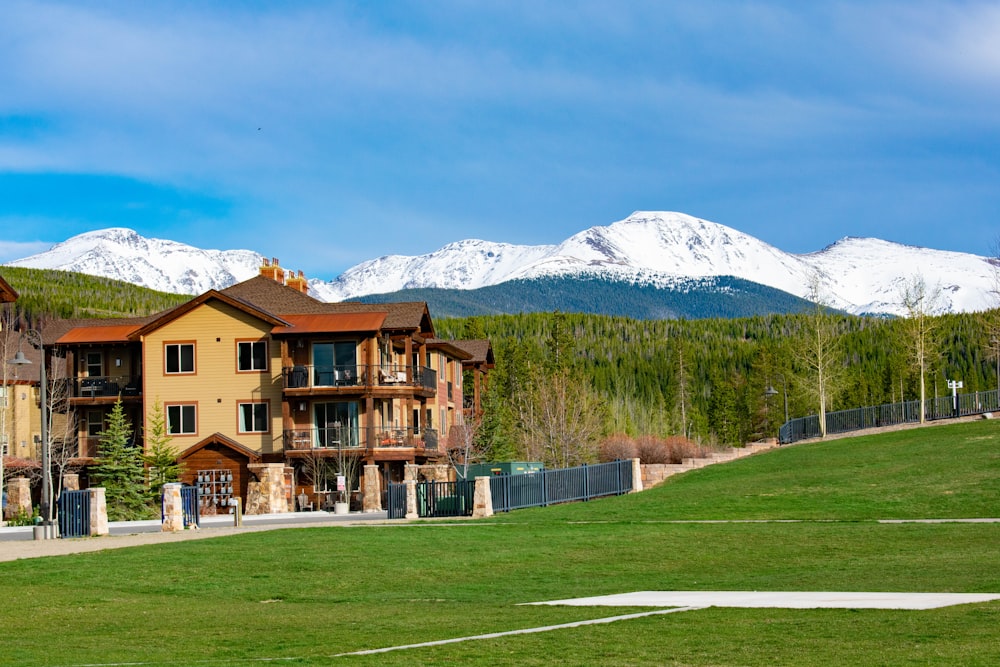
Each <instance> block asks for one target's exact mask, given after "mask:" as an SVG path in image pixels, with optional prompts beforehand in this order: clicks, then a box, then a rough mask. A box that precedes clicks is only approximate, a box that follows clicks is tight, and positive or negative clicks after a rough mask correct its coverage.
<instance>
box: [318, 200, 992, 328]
mask: <svg viewBox="0 0 1000 667" xmlns="http://www.w3.org/2000/svg"><path fill="white" fill-rule="evenodd" d="M918 272H919V273H920V275H921V276H922V278H923V280H924V282H925V284H926V285H927V287H928V288H929V289H934V288H935V287H937V286H940V288H941V300H940V303H939V306H940V309H941V310H942V311H951V312H962V311H975V310H982V309H986V308H989V307H990V290H991V289H992V288H993V280H994V277H993V276H994V274H993V268H992V266H991V265H990V264H989V261H988V260H987V258H985V257H980V256H977V255H971V254H966V253H957V252H948V251H941V250H932V249H928V248H918V247H913V246H905V245H901V244H898V243H890V242H888V241H881V240H879V239H863V238H846V239H843V240H841V241H838V242H837V243H834V244H833V245H831V246H829V247H827V248H825V249H824V250H821V251H819V252H815V253H810V254H806V255H795V254H791V253H786V252H783V251H781V250H779V249H777V248H775V247H774V246H771V245H769V244H767V243H764V242H763V241H761V240H759V239H756V238H754V237H752V236H750V235H748V234H744V233H742V232H740V231H737V230H735V229H732V228H730V227H727V226H725V225H721V224H718V223H714V222H709V221H707V220H701V219H698V218H694V217H692V216H689V215H685V214H683V213H671V212H645V211H640V212H636V213H633V214H632V215H630V216H629V217H628V218H626V219H625V220H621V221H619V222H615V223H613V224H611V225H608V226H605V227H592V228H590V229H587V230H585V231H583V232H580V233H579V234H575V235H573V236H571V237H570V238H568V239H566V240H565V241H563V242H562V243H560V244H558V245H549V246H516V245H510V244H502V243H489V242H486V241H475V240H469V241H461V242H458V243H452V244H450V245H448V246H445V247H444V248H441V249H440V250H438V251H436V252H433V253H430V254H427V255H421V256H418V257H404V256H398V255H394V256H387V257H381V258H379V259H374V260H370V261H368V262H364V263H362V264H359V265H357V266H355V267H353V268H351V269H348V270H347V271H345V272H344V273H343V274H342V275H341V276H340V277H339V278H337V279H336V280H334V281H332V282H329V283H324V282H321V281H314V282H313V283H311V285H310V287H311V289H312V293H313V294H314V295H315V296H317V297H318V298H321V299H324V300H327V301H342V300H345V299H350V298H355V297H358V296H362V295H367V294H380V293H386V292H395V291H398V290H401V289H409V288H416V287H439V288H447V289H474V288H478V287H485V286H488V285H496V284H500V283H504V282H507V281H510V280H517V279H529V278H540V277H546V276H572V275H577V276H587V277H603V278H607V279H610V280H620V281H627V282H633V283H640V284H652V285H657V286H662V287H669V286H671V285H673V284H676V283H678V282H682V281H684V280H686V279H689V278H706V277H712V276H735V277H737V278H742V279H744V280H748V281H751V282H755V283H759V284H762V285H766V286H768V287H773V288H775V289H779V290H782V291H785V292H788V293H790V294H794V295H796V296H800V297H803V298H809V296H810V292H811V285H812V284H813V282H814V277H816V279H818V287H819V294H820V297H821V298H822V300H823V301H824V302H825V303H827V304H828V305H831V306H834V307H837V308H841V309H844V310H846V311H848V312H854V313H893V314H902V309H901V307H900V305H899V301H900V293H901V289H902V287H903V284H904V283H905V282H906V281H908V280H912V279H913V278H914V277H915V274H917V273H918Z"/></svg>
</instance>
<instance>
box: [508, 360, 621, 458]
mask: <svg viewBox="0 0 1000 667" xmlns="http://www.w3.org/2000/svg"><path fill="white" fill-rule="evenodd" d="M531 403H532V410H531V411H530V413H529V414H530V417H529V419H528V420H527V421H525V422H524V423H523V428H524V431H525V445H526V448H525V452H524V453H525V455H526V458H527V459H528V460H537V461H542V462H543V463H545V465H546V466H550V467H555V468H566V467H570V466H576V465H581V464H583V463H593V462H594V461H596V460H597V453H598V448H599V444H600V438H601V436H602V432H601V431H602V429H603V425H604V419H603V413H602V410H603V405H602V403H601V399H600V397H599V396H598V395H597V393H596V392H595V391H594V390H593V388H591V387H590V386H589V385H588V384H587V382H586V381H585V380H584V379H583V378H581V377H579V375H578V374H574V373H572V372H571V371H570V370H568V369H562V370H557V371H555V372H553V373H552V374H550V375H548V376H547V377H545V379H544V380H543V381H542V382H539V383H538V384H537V385H536V386H535V387H534V391H533V392H532V401H531Z"/></svg>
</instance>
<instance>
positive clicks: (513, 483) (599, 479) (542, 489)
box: [386, 460, 632, 519]
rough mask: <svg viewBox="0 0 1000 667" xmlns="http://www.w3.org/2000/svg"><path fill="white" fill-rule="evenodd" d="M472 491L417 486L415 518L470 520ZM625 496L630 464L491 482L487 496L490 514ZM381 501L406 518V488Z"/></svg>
mask: <svg viewBox="0 0 1000 667" xmlns="http://www.w3.org/2000/svg"><path fill="white" fill-rule="evenodd" d="M475 489H476V483H475V480H467V481H459V482H418V483H417V484H416V494H417V497H416V501H417V507H416V509H417V516H419V517H421V518H424V517H449V516H470V515H471V514H472V508H473V499H474V497H475ZM630 491H632V461H630V460H622V461H613V462H611V463H601V464H598V465H591V466H587V465H585V466H580V467H577V468H561V469H558V470H539V471H535V472H529V473H523V474H517V475H495V476H493V477H490V495H491V498H492V501H493V511H494V512H509V511H510V510H515V509H523V508H525V507H544V506H546V505H554V504H557V503H569V502H578V501H584V500H590V499H591V498H601V497H604V496H616V495H622V494H625V493H629V492H630ZM386 499H387V511H388V515H389V518H390V519H402V518H405V516H406V484H405V483H403V484H389V485H388V487H387V493H386Z"/></svg>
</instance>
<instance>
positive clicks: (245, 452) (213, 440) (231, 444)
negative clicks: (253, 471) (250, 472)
mask: <svg viewBox="0 0 1000 667" xmlns="http://www.w3.org/2000/svg"><path fill="white" fill-rule="evenodd" d="M209 445H221V446H223V447H225V448H226V449H231V450H233V451H234V452H236V453H237V454H239V455H241V456H245V457H247V459H249V461H250V463H260V460H261V456H260V452H258V451H255V450H253V449H250V448H249V447H247V446H246V445H242V444H240V443H238V442H236V441H235V440H233V439H232V438H228V437H226V436H224V435H222V434H221V433H213V434H212V435H210V436H208V437H207V438H205V439H204V440H202V441H201V442H199V443H197V444H194V445H191V446H190V447H188V448H187V449H185V450H184V451H183V452H181V453H180V454H179V455H178V456H177V460H178V461H183V460H185V459H187V458H189V457H190V456H191V455H192V454H195V453H197V452H198V451H200V450H202V449H205V448H206V447H208V446H209Z"/></svg>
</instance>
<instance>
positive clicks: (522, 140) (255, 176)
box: [0, 0, 1000, 279]
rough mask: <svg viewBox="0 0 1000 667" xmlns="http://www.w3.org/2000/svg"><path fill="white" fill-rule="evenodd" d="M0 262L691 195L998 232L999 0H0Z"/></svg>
mask: <svg viewBox="0 0 1000 667" xmlns="http://www.w3.org/2000/svg"><path fill="white" fill-rule="evenodd" d="M0 64H2V66H0V230H2V231H0V261H9V260H12V259H16V258H20V257H24V256H27V255H29V254H32V253H34V252H38V251H40V250H43V249H45V248H47V247H49V246H50V245H52V244H53V243H56V242H59V241H63V240H65V239H66V238H69V237H70V236H72V235H74V234H78V233H81V232H84V231H89V230H94V229H101V228H105V227H112V226H123V227H130V228H132V229H135V230H137V231H138V232H139V233H141V234H143V235H145V236H153V237H158V238H166V239H172V240H176V241H181V242H184V243H189V244H191V245H195V246H198V247H203V248H219V249H230V248H248V249H251V250H256V251H259V252H261V253H263V254H265V255H268V256H274V257H278V258H280V259H281V263H282V265H283V266H285V267H286V268H290V269H298V270H304V271H306V273H307V274H308V275H309V276H310V277H317V278H326V279H330V278H333V277H336V276H337V275H338V274H339V273H340V272H342V271H343V270H344V269H346V268H348V267H350V266H352V265H354V264H356V263H358V262H360V261H363V260H365V259H370V258H373V257H377V256H380V255H385V254H407V255H411V254H421V253H426V252H430V251H433V250H435V249H437V248H439V247H441V246H442V245H444V244H446V243H449V242H452V241H457V240H460V239H465V238H481V239H487V240H491V241H504V242H509V243H517V244H542V243H557V242H559V241H562V240H563V239H565V238H566V237H568V236H570V235H572V234H574V233H576V232H578V231H581V230H583V229H586V228H588V227H591V226H594V225H606V224H610V223H611V222H614V221H616V220H620V219H623V218H625V217H627V216H628V215H629V214H630V213H631V212H633V211H635V210H673V211H682V212H685V213H689V214H691V215H695V216H698V217H702V218H706V219H708V220H712V221H715V222H719V223H722V224H725V225H729V226H731V227H734V228H736V229H739V230H741V231H744V232H746V233H749V234H752V235H754V236H757V237H758V238H761V239H762V240H764V241H767V242H768V243H771V244H773V245H775V246H777V247H778V248H781V249H783V250H787V251H789V252H799V253H801V252H811V251H815V250H819V249H821V248H823V247H824V246H825V245H827V244H829V243H832V242H834V241H836V240H837V239H840V238H842V237H844V236H874V237H879V238H883V239H888V240H891V241H897V242H900V243H909V244H913V245H921V246H928V247H933V248H940V249H950V250H961V251H966V252H973V253H977V254H984V255H986V254H992V253H993V252H994V250H995V244H996V243H997V239H998V237H1000V4H998V3H996V2H963V1H961V0H949V1H940V2H936V1H930V0H900V1H890V0H885V1H879V0H865V1H858V2H854V1H850V0H840V1H836V2H833V1H826V0H810V2H802V1H801V0H795V1H789V2H778V1H774V2H755V1H752V0H748V1H735V0H728V1H727V0H697V1H694V0H686V1H683V2H671V1H670V0H655V1H652V2H639V1H636V2H630V1H628V0H609V1H603V0H593V1H588V0H574V1H572V2H570V1H568V0H567V1H561V2H555V1H552V2H549V1H545V0H528V1H524V2H517V1H510V2H480V1H473V0H468V1H466V0H433V1H432V0H424V1H422V2H402V1H399V2H391V1H388V0H386V1H384V2H287V3H286V2H277V1H275V2H265V1H258V2H241V3H232V2H194V1H191V2H186V1H174V2H155V1H148V2H139V3H136V2H124V1H122V2H111V1H102V2H99V1H94V2H87V1H74V2H21V1H19V0H4V2H3V3H2V4H0Z"/></svg>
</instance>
